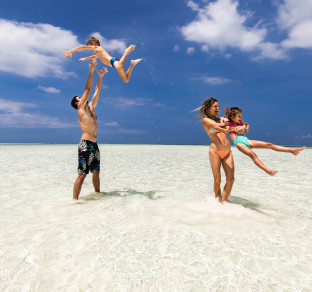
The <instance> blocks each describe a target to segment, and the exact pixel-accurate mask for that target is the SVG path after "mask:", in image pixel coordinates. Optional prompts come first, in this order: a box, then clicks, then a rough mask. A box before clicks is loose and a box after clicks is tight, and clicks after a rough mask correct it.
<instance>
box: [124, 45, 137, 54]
mask: <svg viewBox="0 0 312 292" xmlns="http://www.w3.org/2000/svg"><path fill="white" fill-rule="evenodd" d="M134 49H135V45H131V46H129V47H128V48H127V49H125V52H126V53H128V54H129V53H130V52H132V51H133V50H134Z"/></svg>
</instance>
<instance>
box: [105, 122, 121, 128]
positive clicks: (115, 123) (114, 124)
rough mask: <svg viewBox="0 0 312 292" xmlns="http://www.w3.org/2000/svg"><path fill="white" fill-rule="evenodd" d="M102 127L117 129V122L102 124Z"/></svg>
mask: <svg viewBox="0 0 312 292" xmlns="http://www.w3.org/2000/svg"><path fill="white" fill-rule="evenodd" d="M104 126H108V127H118V126H119V124H118V123H117V122H110V123H104Z"/></svg>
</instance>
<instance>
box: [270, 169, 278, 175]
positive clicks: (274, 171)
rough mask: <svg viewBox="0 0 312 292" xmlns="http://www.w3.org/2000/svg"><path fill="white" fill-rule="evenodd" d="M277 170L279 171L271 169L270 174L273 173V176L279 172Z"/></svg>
mask: <svg viewBox="0 0 312 292" xmlns="http://www.w3.org/2000/svg"><path fill="white" fill-rule="evenodd" d="M277 172H278V171H277V170H269V171H268V174H269V175H271V176H274V175H276V174H277Z"/></svg>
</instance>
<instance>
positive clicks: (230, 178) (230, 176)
mask: <svg viewBox="0 0 312 292" xmlns="http://www.w3.org/2000/svg"><path fill="white" fill-rule="evenodd" d="M222 166H223V169H224V172H225V177H226V184H225V186H224V189H223V192H222V201H221V203H223V202H225V201H227V199H228V197H229V195H230V193H231V190H232V187H233V184H234V171H235V169H234V158H233V154H232V151H231V152H230V153H229V154H228V155H227V156H225V157H224V158H223V160H222Z"/></svg>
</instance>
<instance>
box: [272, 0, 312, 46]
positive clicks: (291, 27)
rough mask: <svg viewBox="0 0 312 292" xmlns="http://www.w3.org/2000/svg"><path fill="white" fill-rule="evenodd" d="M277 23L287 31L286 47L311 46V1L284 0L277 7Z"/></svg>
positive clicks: (284, 44)
mask: <svg viewBox="0 0 312 292" xmlns="http://www.w3.org/2000/svg"><path fill="white" fill-rule="evenodd" d="M277 23H278V25H279V27H280V28H281V29H283V30H285V31H287V33H288V38H287V39H286V40H284V41H283V42H282V45H283V46H284V47H286V48H306V49H307V48H312V1H311V0H308V1H307V0H284V2H283V3H282V4H280V5H279V7H278V18H277Z"/></svg>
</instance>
